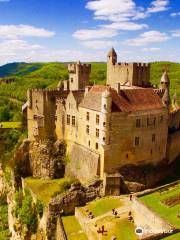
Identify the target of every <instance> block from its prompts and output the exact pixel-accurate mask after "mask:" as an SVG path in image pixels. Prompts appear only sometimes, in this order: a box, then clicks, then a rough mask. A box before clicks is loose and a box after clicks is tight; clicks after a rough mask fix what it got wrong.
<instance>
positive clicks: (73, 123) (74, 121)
mask: <svg viewBox="0 0 180 240" xmlns="http://www.w3.org/2000/svg"><path fill="white" fill-rule="evenodd" d="M75 125H76V118H75V116H72V126H75Z"/></svg>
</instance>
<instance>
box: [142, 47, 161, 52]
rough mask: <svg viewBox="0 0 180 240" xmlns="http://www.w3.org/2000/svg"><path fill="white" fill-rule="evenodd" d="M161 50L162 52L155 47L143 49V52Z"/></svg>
mask: <svg viewBox="0 0 180 240" xmlns="http://www.w3.org/2000/svg"><path fill="white" fill-rule="evenodd" d="M160 50H161V49H160V48H155V47H152V48H143V49H142V51H143V52H158V51H160Z"/></svg>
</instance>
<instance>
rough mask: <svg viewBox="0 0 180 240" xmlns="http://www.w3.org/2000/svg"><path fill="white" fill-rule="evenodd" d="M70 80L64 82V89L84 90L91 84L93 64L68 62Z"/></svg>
mask: <svg viewBox="0 0 180 240" xmlns="http://www.w3.org/2000/svg"><path fill="white" fill-rule="evenodd" d="M68 72H69V80H67V81H65V82H64V90H70V91H74V90H82V89H85V87H86V86H89V85H90V82H89V76H90V73H91V64H82V63H80V62H77V63H74V64H68Z"/></svg>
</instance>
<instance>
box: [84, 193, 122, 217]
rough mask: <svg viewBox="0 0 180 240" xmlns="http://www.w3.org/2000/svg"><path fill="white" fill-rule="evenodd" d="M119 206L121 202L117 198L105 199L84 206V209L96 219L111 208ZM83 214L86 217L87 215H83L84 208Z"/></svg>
mask: <svg viewBox="0 0 180 240" xmlns="http://www.w3.org/2000/svg"><path fill="white" fill-rule="evenodd" d="M121 206H122V202H121V201H120V200H119V199H118V198H108V197H106V198H101V199H97V200H94V201H93V202H91V203H89V204H88V205H87V206H86V209H88V210H89V211H90V212H92V213H93V215H94V216H95V217H97V216H100V215H102V214H105V213H106V212H109V211H111V210H112V209H113V208H119V207H121ZM83 212H84V214H86V215H87V213H85V208H83Z"/></svg>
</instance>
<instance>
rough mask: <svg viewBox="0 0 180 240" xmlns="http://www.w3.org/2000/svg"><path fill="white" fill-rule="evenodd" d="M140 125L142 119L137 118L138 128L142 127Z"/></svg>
mask: <svg viewBox="0 0 180 240" xmlns="http://www.w3.org/2000/svg"><path fill="white" fill-rule="evenodd" d="M140 125H141V120H140V119H137V120H136V127H137V128H138V127H140Z"/></svg>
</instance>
